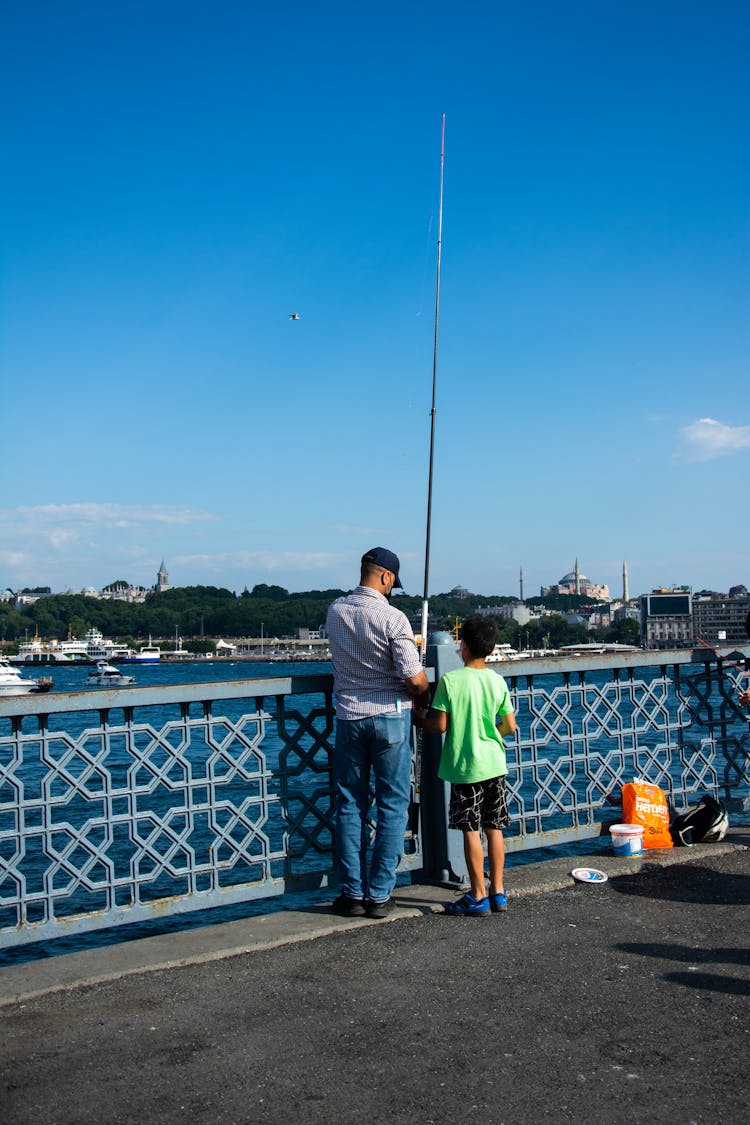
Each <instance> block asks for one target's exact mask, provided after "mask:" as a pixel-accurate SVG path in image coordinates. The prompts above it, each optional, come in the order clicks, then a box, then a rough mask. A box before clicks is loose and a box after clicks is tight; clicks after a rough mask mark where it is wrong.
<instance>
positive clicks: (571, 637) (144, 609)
mask: <svg viewBox="0 0 750 1125" xmlns="http://www.w3.org/2000/svg"><path fill="white" fill-rule="evenodd" d="M344 593H346V591H344V590H337V589H331V590H308V591H304V592H301V593H291V594H290V593H289V591H288V590H285V589H284V588H283V587H282V586H272V585H266V584H265V583H261V584H259V585H257V586H254V587H253V589H252V590H247V589H245V590H243V591H242V593H241V594H239V595H238V594H235V593H234V592H233V591H232V590H227V589H225V588H223V587H219V586H178V587H175V588H173V589H170V590H166V591H164V592H163V593H156V592H152V593H150V594H148V595H147V597H146V600H145V602H143V603H141V604H129V603H128V602H124V601H119V600H115V599H104V598H93V597H85V596H84V595H82V594H52V595H49V596H46V597H40V598H39V599H38V601H36V602H34V604H33V605H30V606H26V607H24V608H18V609H16V608H14V607H12V606H11V605H9V604H7V603H0V636H2V638H4V639H5V640H6V641H18V640H23V638H24V637H26V636H29V637H33V636H34V635H35V634H36V633H38V635H39V637H40V638H41V639H43V640H50V639H51V638H53V637H56V638H58V639H62V638H64V637H67V636H68V635H69V634H70V635H72V636H75V637H83V635H84V634H85V632H86V630H87V629H90V628H91V627H96V628H97V629H100V630H101V631H102V633H104V635H105V636H106V637H112V638H113V639H118V640H120V639H121V640H127V639H129V638H134V639H138V638H146V637H148V636H151V637H153V638H154V639H155V640H156V639H160V640H163V639H167V640H168V639H169V638H174V636H175V633H177V634H178V635H179V636H180V637H182V638H183V639H184V640H189V639H191V638H197V637H224V638H234V637H258V636H260V635H261V633H262V634H263V635H264V636H267V637H274V636H275V637H288V636H293V635H294V633H295V631H296V630H297V629H300V628H307V629H317V628H319V627H320V626H322V625H323V624H324V623H325V619H326V613H327V611H328V606H329V605H330V604H331V602H332V601H333V600H334V599H335V598H338V597H341V596H342V595H343V594H344ZM538 600H539V599H533V601H538ZM582 600H583V599H579V598H572V599H567V598H566V599H565V602H566V604H565V605H560V606H554V607H553V606H549V608H557V609H560V610H561V611H562V610H567V609H571V608H573V606H572V605H571V604H570V603H571V602H575V603H577V604H581V602H582ZM512 601H515V599H514V598H512V597H508V596H505V595H491V594H470V595H469V596H468V597H466V596H464V597H456V596H454V595H452V594H435V595H432V596H431V597H430V601H429V610H430V623H431V628H434V627H436V626H437V627H438V628H442V629H451V630H452V629H453V628H454V627H455V623H456V620H457V619H458V620H459V621H463V620H465V619H466V618H467V617H469V616H471V614H472V613H475V612H476V611H477V609H479V608H480V607H486V606H498V607H499V606H501V605H503V604H505V603H507V602H512ZM531 601H532V600H529V602H528V603H527V604H531ZM394 605H397V606H398V607H399V608H400V609H401V610H403V612H404V613H405V614H406V615H407V617H409V618H410V619H411V620H412V621H413V622H414V623H415V626H416V625H418V622H419V620H420V617H421V611H422V599H421V598H420V597H415V596H412V595H406V594H400V595H396V596H395V597H394ZM499 624H500V633H501V640H503V641H507V642H509V643H511V644H514V645H517V646H519V647H543V646H545V644H547V643H548V644H549V645H552V646H554V645H558V644H566V643H567V644H571V643H573V642H575V641H576V640H579V639H590V637H589V636H588V634H587V633H586V630H585V629H583V628H582V627H581V626H568V625H567V624H566V622H565V621H564V620H563V618H562V616H556V617H548V618H545V619H543V621H542V622H540V623H538V624H537V623H534V622H530V623H529V624H528V625H526V626H521V627H519V626H518V625H517V624H516V622H514V621H506V622H499Z"/></svg>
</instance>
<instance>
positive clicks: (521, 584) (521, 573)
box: [518, 567, 523, 601]
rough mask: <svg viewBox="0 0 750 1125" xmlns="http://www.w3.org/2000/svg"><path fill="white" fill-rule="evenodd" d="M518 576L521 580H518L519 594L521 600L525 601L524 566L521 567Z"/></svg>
mask: <svg viewBox="0 0 750 1125" xmlns="http://www.w3.org/2000/svg"><path fill="white" fill-rule="evenodd" d="M518 578H519V581H518V586H519V594H520V595H521V596H520V600H521V601H523V567H521V572H520V574H519V576H518Z"/></svg>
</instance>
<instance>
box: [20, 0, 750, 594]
mask: <svg viewBox="0 0 750 1125" xmlns="http://www.w3.org/2000/svg"><path fill="white" fill-rule="evenodd" d="M748 48H750V6H748V5H739V4H737V3H734V2H732V0H717V2H716V3H715V4H712V5H710V6H709V5H701V4H689V3H688V4H685V3H684V2H677V0H655V2H649V3H646V2H645V0H612V2H611V3H608V4H606V5H591V4H588V3H584V2H583V0H573V2H572V3H570V4H566V5H560V4H559V3H557V2H555V0H529V3H527V4H518V3H513V2H510V0H509V2H508V3H506V4H502V5H487V4H483V3H479V2H477V0H467V2H466V3H465V4H464V5H461V6H460V7H457V6H456V5H454V4H450V3H447V2H446V0H436V2H435V3H434V4H433V5H430V7H429V9H426V8H424V7H423V6H421V5H414V6H411V5H403V4H396V3H393V2H392V0H386V2H385V3H383V4H381V5H378V7H377V9H372V8H368V7H366V6H365V7H362V6H356V5H355V6H352V5H350V4H346V5H345V4H343V3H342V2H339V0H331V3H330V4H327V5H325V6H322V7H321V6H316V5H309V4H305V3H302V2H301V0H290V2H289V3H288V4H286V5H284V6H283V8H278V9H276V8H274V7H273V6H268V5H265V6H263V5H253V4H246V3H242V2H239V0H213V2H212V3H210V4H209V3H208V0H194V2H193V3H190V4H186V5H175V4H173V3H170V2H168V0H151V2H150V3H149V4H148V5H133V4H131V3H126V2H124V0H111V2H109V3H107V4H94V3H91V2H90V0H68V2H67V3H65V4H64V5H61V4H59V3H55V2H53V0H26V2H24V3H17V2H10V3H6V4H4V5H1V6H0V92H1V96H2V97H3V100H4V104H5V105H6V106H8V107H11V106H12V111H11V112H8V113H6V114H5V115H4V117H3V120H2V122H1V123H0V131H1V132H0V138H1V141H2V148H3V153H4V156H5V161H4V169H5V171H4V176H3V183H2V188H1V189H0V190H1V191H2V202H3V206H2V207H1V208H0V250H1V251H2V258H3V285H2V288H1V289H0V383H1V384H2V392H3V401H4V402H5V404H6V407H7V408H8V409H7V410H6V425H5V427H4V432H3V456H2V458H0V485H1V486H2V497H3V499H2V503H1V504H0V585H2V586H3V587H5V586H10V587H11V588H15V589H17V588H19V587H22V586H36V585H48V584H49V585H52V586H53V587H56V588H60V589H64V588H66V587H74V586H76V585H78V584H79V582H80V581H82V580H83V579H85V580H86V581H87V582H88V583H90V584H91V585H93V586H95V587H98V588H101V587H102V586H103V585H105V584H107V583H108V582H111V581H113V580H115V579H117V578H120V577H122V578H127V579H128V581H130V582H133V583H134V584H137V585H151V584H152V582H153V575H154V574H155V573H156V570H157V568H158V565H159V562H160V560H161V559H162V558H163V557H164V558H166V559H167V561H168V565H169V568H170V571H171V573H172V574H173V575H174V582H175V584H179V585H194V584H207V585H217V586H224V587H227V588H229V589H233V590H241V589H242V588H243V587H244V586H245V585H246V584H247V585H248V586H249V587H252V586H253V585H255V584H257V583H261V582H267V583H269V584H277V585H280V586H283V587H285V588H286V589H289V590H291V591H294V590H303V589H314V588H327V587H342V588H349V587H350V586H351V585H353V584H354V582H355V581H356V576H357V567H358V561H359V558H360V556H361V555H362V553H363V552H364V551H365V550H367V549H368V548H369V547H371V546H373V545H375V544H383V545H385V546H388V547H390V548H391V549H393V550H394V551H396V553H397V554H398V555H399V556H400V557H401V560H402V576H403V581H404V585H405V587H406V589H407V590H408V591H409V593H412V594H421V593H422V592H423V582H424V558H425V523H426V508H427V477H428V447H429V431H430V395H431V383H432V364H433V341H434V312H435V267H436V230H437V220H436V216H437V203H438V193H439V171H440V140H441V118H442V114H443V113H445V115H446V133H445V205H444V225H443V238H442V273H441V298H440V333H439V347H438V364H437V402H436V432H435V466H434V469H435V472H434V487H433V507H432V539H431V547H430V582H429V593H435V592H440V591H444V590H448V589H451V588H452V587H454V586H456V585H463V586H466V587H467V588H469V589H472V590H476V591H479V592H487V593H493V592H494V593H501V592H507V594H509V595H510V594H515V592H516V591H517V590H518V573H519V567H521V566H522V567H523V570H524V577H525V585H526V589H527V591H529V592H536V591H537V590H539V589H540V588H541V587H542V586H543V585H548V584H549V583H550V582H555V581H556V580H557V577H558V576H559V575H562V574H564V573H566V572H568V571H570V570H571V569H572V567H573V563H574V560H575V558H576V557H577V558H578V559H579V561H580V566H581V568H582V570H583V571H585V573H586V574H587V575H589V576H590V578H591V579H592V581H595V582H597V583H600V584H603V585H608V586H609V588H610V590H611V591H613V592H616V591H617V590H618V589H619V588H620V576H621V568H622V562H623V560H624V559H627V560H628V564H629V579H630V588H631V590H632V591H633V592H636V591H646V590H650V589H652V588H654V587H658V586H667V587H668V586H671V585H682V584H685V585H690V586H691V587H692V588H693V589H703V588H715V589H718V590H726V589H728V588H729V587H730V586H732V585H735V584H737V583H741V582H744V583H745V584H748V581H750V578H749V576H748V573H747V570H748V559H750V526H748V521H747V519H746V518H745V508H746V491H747V484H746V482H747V480H748V479H750V472H749V471H748V470H749V469H750V402H749V400H748V394H747V389H748V386H749V385H750V327H749V326H750V317H749V316H748V310H749V309H750V240H749V237H748V201H749V200H750V125H749V123H748V115H747V105H748V103H749V102H750V69H749V68H748V67H747V57H748ZM291 314H295V316H296V317H298V319H290V315H291Z"/></svg>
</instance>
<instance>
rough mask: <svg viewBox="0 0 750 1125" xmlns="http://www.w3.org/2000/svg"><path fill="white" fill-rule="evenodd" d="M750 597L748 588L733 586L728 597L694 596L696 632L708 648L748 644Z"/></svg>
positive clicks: (703, 592) (706, 593)
mask: <svg viewBox="0 0 750 1125" xmlns="http://www.w3.org/2000/svg"><path fill="white" fill-rule="evenodd" d="M749 613H750V595H748V592H747V589H746V588H745V587H744V586H733V587H732V589H731V590H730V591H729V593H728V594H717V593H715V592H714V591H712V590H701V591H700V593H697V594H694V595H693V631H694V634H695V637H696V639H698V638H700V640H702V641H706V642H707V643H708V644H712V645H716V644H722V645H723V644H728V645H734V644H736V645H741V644H747V633H746V627H747V620H748V614H749Z"/></svg>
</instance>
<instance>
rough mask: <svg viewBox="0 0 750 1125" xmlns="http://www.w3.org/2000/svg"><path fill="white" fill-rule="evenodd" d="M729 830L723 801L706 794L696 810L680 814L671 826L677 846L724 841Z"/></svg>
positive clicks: (670, 829)
mask: <svg viewBox="0 0 750 1125" xmlns="http://www.w3.org/2000/svg"><path fill="white" fill-rule="evenodd" d="M728 828H729V817H728V816H727V810H726V807H725V805H724V803H723V802H722V801H717V800H716V798H715V797H712V796H711V795H710V794H709V793H704V795H703V796H702V797H701V799H700V801H699V802H698V804H697V805H696V806H695V808H692V809H688V810H687V812H684V813H678V814H677V816H675V818H674V820H673V821H672V823H671V824H670V826H669V831H670V832H671V833H672V839H673V840H674V842H675V844H677V845H678V846H679V845H684V846H686V847H690V846H691V844H708V843H715V842H717V841H718V840H723V839H724V837H725V836H726V834H727V829H728Z"/></svg>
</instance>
